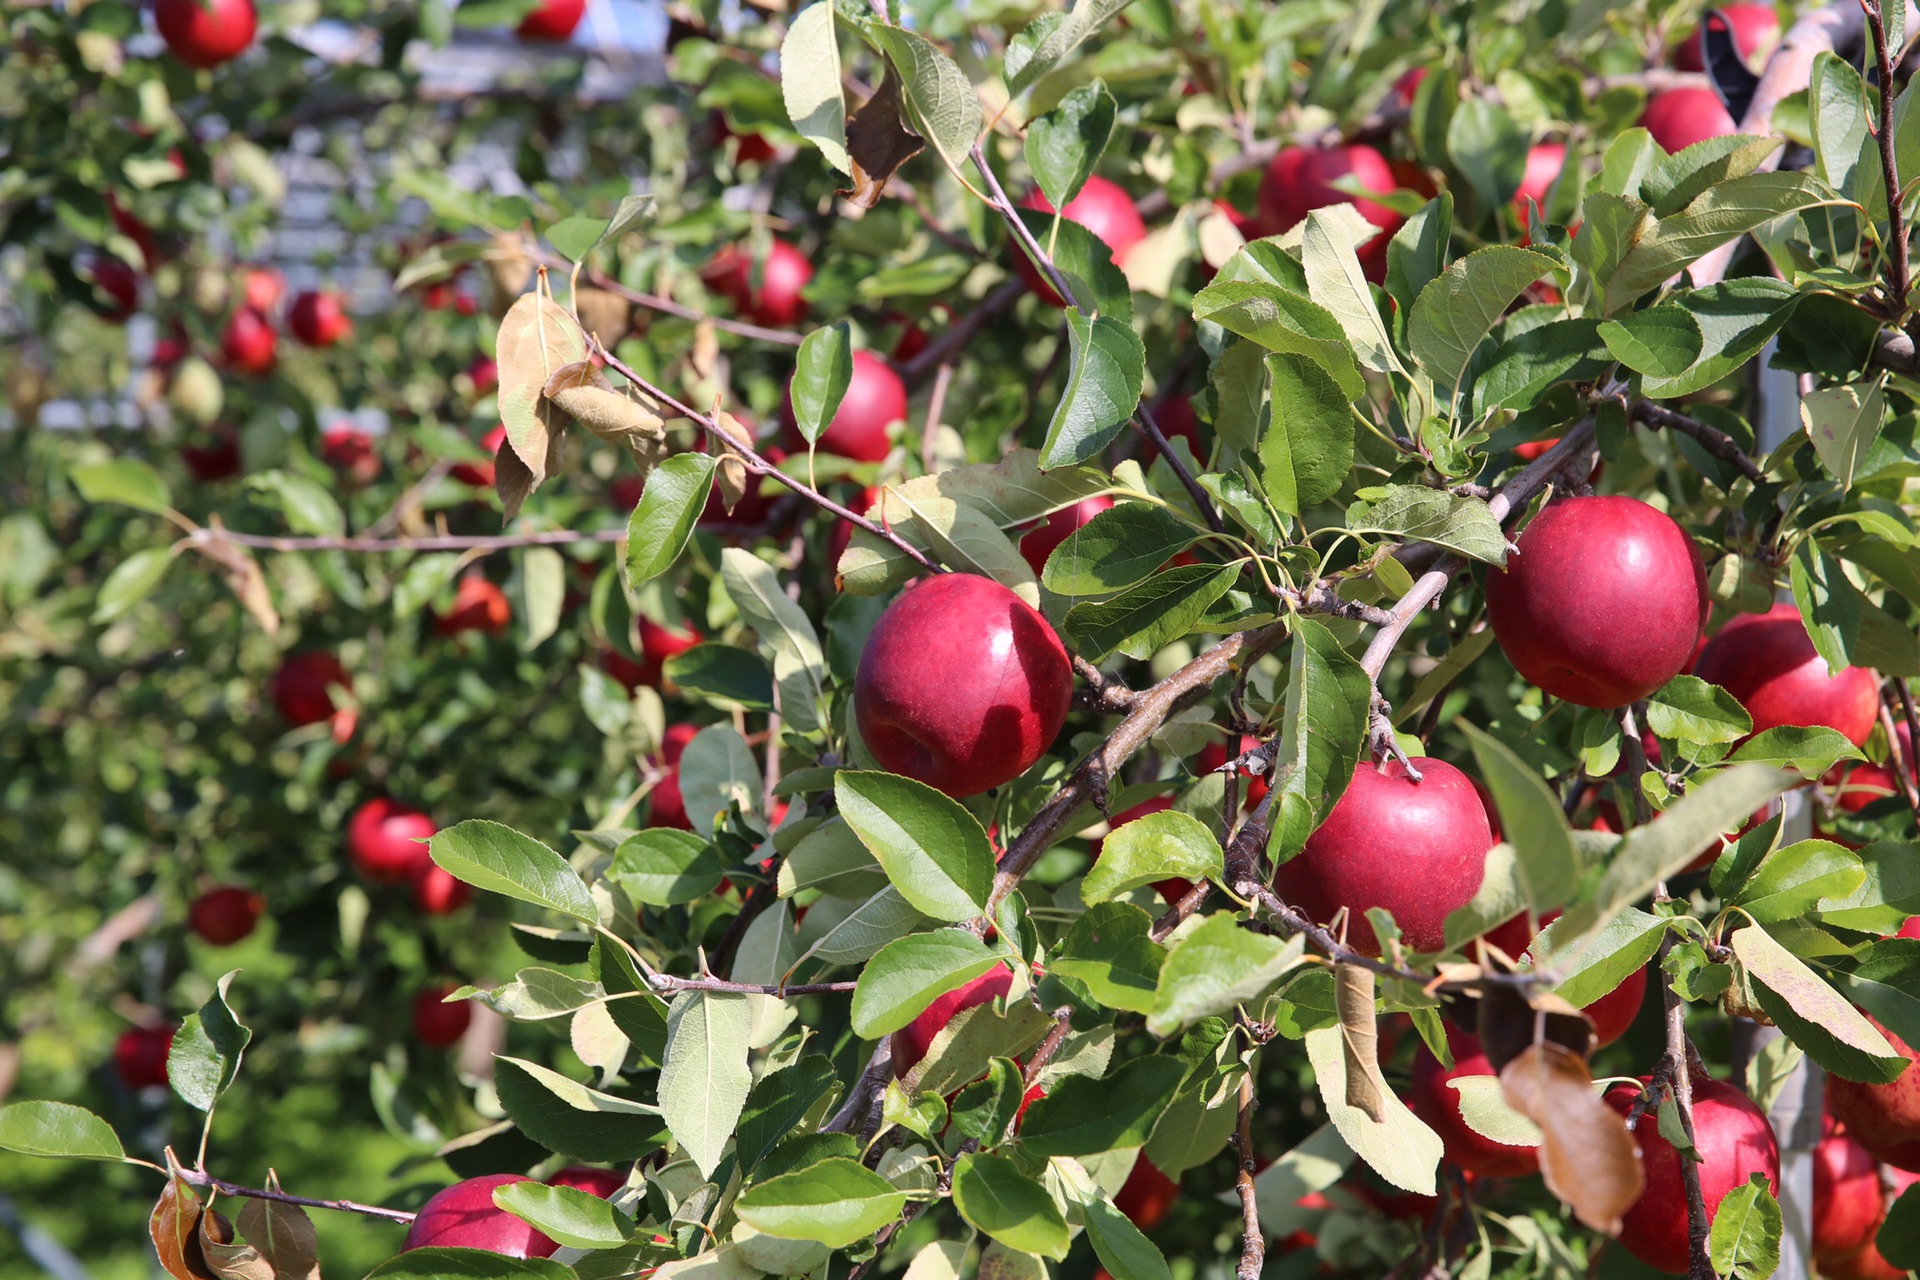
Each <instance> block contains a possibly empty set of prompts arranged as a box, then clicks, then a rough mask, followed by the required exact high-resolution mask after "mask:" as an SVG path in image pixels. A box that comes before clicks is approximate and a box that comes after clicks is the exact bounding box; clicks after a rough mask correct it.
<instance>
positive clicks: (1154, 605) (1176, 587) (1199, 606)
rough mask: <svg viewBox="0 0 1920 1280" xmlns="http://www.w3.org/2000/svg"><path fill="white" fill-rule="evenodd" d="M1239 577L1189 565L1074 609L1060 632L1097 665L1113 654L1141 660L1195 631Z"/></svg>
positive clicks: (1226, 569) (1221, 568)
mask: <svg viewBox="0 0 1920 1280" xmlns="http://www.w3.org/2000/svg"><path fill="white" fill-rule="evenodd" d="M1239 576H1240V570H1239V567H1238V566H1237V565H1217V564H1190V565H1181V566H1180V567H1178V568H1174V569H1168V570H1167V571H1166V572H1164V573H1159V574H1155V575H1154V576H1153V577H1151V578H1149V579H1147V580H1146V581H1145V582H1142V583H1140V584H1139V585H1137V586H1134V587H1131V588H1129V589H1128V590H1126V591H1124V592H1122V593H1121V594H1119V595H1117V596H1114V597H1113V598H1111V599H1108V600H1099V601H1089V602H1088V603H1085V604H1077V605H1075V606H1074V607H1073V608H1072V609H1069V610H1068V611H1067V616H1066V618H1065V619H1063V620H1062V624H1061V631H1062V633H1063V634H1064V637H1065V639H1066V641H1067V643H1068V645H1069V646H1070V647H1071V648H1073V649H1074V650H1075V651H1076V652H1078V653H1079V654H1081V655H1082V656H1083V657H1085V658H1087V659H1088V660H1089V661H1093V662H1098V661H1100V660H1101V659H1103V658H1105V657H1106V656H1107V655H1108V654H1110V653H1112V652H1113V651H1114V650H1115V649H1121V648H1124V649H1125V650H1126V651H1127V653H1128V654H1129V655H1146V654H1151V653H1153V652H1154V651H1155V650H1157V649H1159V648H1161V647H1162V646H1164V645H1166V644H1168V643H1170V642H1171V641H1174V640H1177V639H1179V638H1180V637H1181V636H1184V635H1186V634H1187V633H1188V632H1189V631H1191V630H1193V628H1194V627H1195V626H1197V625H1199V622H1200V620H1201V619H1202V618H1203V617H1205V616H1206V612H1207V609H1208V608H1209V607H1210V606H1211V605H1212V604H1213V602H1214V601H1216V600H1218V599H1219V598H1220V597H1221V596H1223V595H1225V594H1226V593H1227V588H1229V587H1231V586H1232V585H1233V583H1234V579H1236V578H1237V577H1239Z"/></svg>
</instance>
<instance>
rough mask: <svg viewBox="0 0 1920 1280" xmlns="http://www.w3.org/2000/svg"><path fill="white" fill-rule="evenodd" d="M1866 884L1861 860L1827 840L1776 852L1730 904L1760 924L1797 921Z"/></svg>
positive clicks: (1865, 874) (1810, 841) (1802, 843)
mask: <svg viewBox="0 0 1920 1280" xmlns="http://www.w3.org/2000/svg"><path fill="white" fill-rule="evenodd" d="M1866 878H1867V868H1866V864H1864V863H1863V862H1861V860H1860V858H1859V856H1858V855H1857V854H1854V853H1852V852H1850V851H1848V850H1846V849H1844V848H1842V847H1841V846H1839V845H1837V844H1834V843H1832V842H1831V841H1827V840H1802V841H1799V842H1798V843H1796V844H1790V845H1788V846H1786V847H1785V848H1784V849H1779V850H1776V851H1775V852H1774V853H1772V854H1770V855H1768V857H1767V858H1766V860H1765V861H1763V862H1761V864H1760V866H1759V869H1758V870H1756V871H1755V872H1754V873H1753V875H1751V876H1750V877H1748V878H1747V879H1746V880H1745V882H1744V883H1743V884H1741V885H1740V888H1739V890H1738V892H1736V893H1735V894H1733V896H1732V897H1730V898H1729V899H1728V900H1727V906H1729V907H1738V908H1740V909H1741V910H1742V911H1744V912H1745V913H1746V914H1747V915H1749V916H1751V917H1752V918H1753V919H1754V920H1755V921H1757V922H1758V923H1760V924H1777V923H1780V922H1783V921H1787V920H1793V919H1797V918H1799V917H1800V916H1803V915H1805V914H1806V913H1807V912H1809V911H1812V910H1814V909H1815V908H1817V907H1818V906H1819V904H1820V903H1821V902H1822V901H1824V900H1826V899H1828V898H1844V897H1846V896H1847V895H1848V894H1850V893H1852V892H1853V891H1854V890H1855V889H1858V888H1859V887H1860V885H1861V884H1862V883H1863V882H1864V881H1865V880H1866Z"/></svg>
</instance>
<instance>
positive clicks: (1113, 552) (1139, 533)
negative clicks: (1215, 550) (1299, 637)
mask: <svg viewBox="0 0 1920 1280" xmlns="http://www.w3.org/2000/svg"><path fill="white" fill-rule="evenodd" d="M1200 536H1201V535H1200V531H1199V530H1198V529H1195V528H1194V527H1193V526H1192V525H1191V524H1189V523H1187V521H1185V520H1184V519H1182V518H1181V517H1180V516H1179V515H1178V514H1176V513H1175V512H1173V511H1171V510H1169V509H1168V508H1166V507H1162V506H1157V505H1155V504H1153V503H1150V502H1123V503H1120V504H1119V505H1118V506H1115V507H1111V508H1109V509H1108V510H1105V511H1102V512H1100V513H1098V514H1097V515H1095V516H1094V517H1093V519H1091V520H1089V521H1087V523H1085V524H1083V525H1081V526H1080V527H1079V528H1078V529H1075V530H1074V531H1073V533H1072V535H1071V536H1069V537H1068V538H1067V540H1066V541H1065V542H1063V543H1061V544H1060V545H1059V546H1058V547H1056V548H1054V551H1053V554H1052V555H1050V556H1048V557H1047V565H1046V570H1045V571H1044V572H1043V573H1042V574H1041V575H1040V581H1041V584H1042V585H1043V586H1045V587H1046V589H1047V590H1049V591H1051V592H1054V593H1055V594H1056V595H1063V596H1097V595H1104V594H1106V593H1108V592H1110V591H1118V590H1120V589H1122V588H1124V587H1130V586H1132V585H1133V584H1134V583H1136V582H1139V581H1141V580H1142V579H1144V578H1147V577H1150V576H1152V574H1153V573H1154V572H1155V571H1156V570H1158V569H1159V568H1160V566H1161V565H1164V564H1165V563H1166V562H1167V561H1168V560H1170V559H1172V558H1173V557H1174V556H1176V555H1178V554H1179V553H1180V552H1182V551H1185V550H1186V549H1187V548H1188V547H1190V546H1192V545H1193V544H1194V543H1195V542H1197V541H1199V540H1200Z"/></svg>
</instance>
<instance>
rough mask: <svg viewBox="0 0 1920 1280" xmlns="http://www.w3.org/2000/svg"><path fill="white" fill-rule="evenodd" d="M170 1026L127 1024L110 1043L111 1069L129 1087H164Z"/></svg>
mask: <svg viewBox="0 0 1920 1280" xmlns="http://www.w3.org/2000/svg"><path fill="white" fill-rule="evenodd" d="M173 1033H174V1027H173V1026H172V1025H171V1024H167V1025H164V1026H158V1027H129V1028H127V1029H126V1030H125V1031H122V1032H121V1033H120V1038H119V1039H117V1040H115V1041H114V1042H113V1070H114V1073H115V1074H117V1075H118V1076H119V1077H120V1083H122V1084H124V1085H126V1086H127V1088H129V1089H154V1088H160V1089H164V1088H166V1086H167V1054H168V1052H169V1051H170V1050H171V1049H172V1048H173Z"/></svg>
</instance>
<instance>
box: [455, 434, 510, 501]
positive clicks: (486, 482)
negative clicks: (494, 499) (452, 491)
mask: <svg viewBox="0 0 1920 1280" xmlns="http://www.w3.org/2000/svg"><path fill="white" fill-rule="evenodd" d="M506 442H507V427H506V424H505V423H501V424H500V425H499V426H497V427H495V428H494V429H493V430H491V431H489V432H487V434H485V435H484V436H481V437H480V447H481V448H482V449H484V450H486V451H487V452H488V453H490V454H492V455H493V457H494V458H496V459H497V458H499V456H500V450H501V448H502V447H503V446H504V445H505V444H506ZM497 466H498V463H497V462H456V463H454V464H453V466H452V467H451V468H450V469H449V470H448V471H447V474H448V475H450V476H452V477H453V478H454V479H455V480H458V481H459V482H460V483H461V484H465V485H471V486H473V487H474V488H475V489H491V488H493V477H494V474H495V468H496V467H497Z"/></svg>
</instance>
